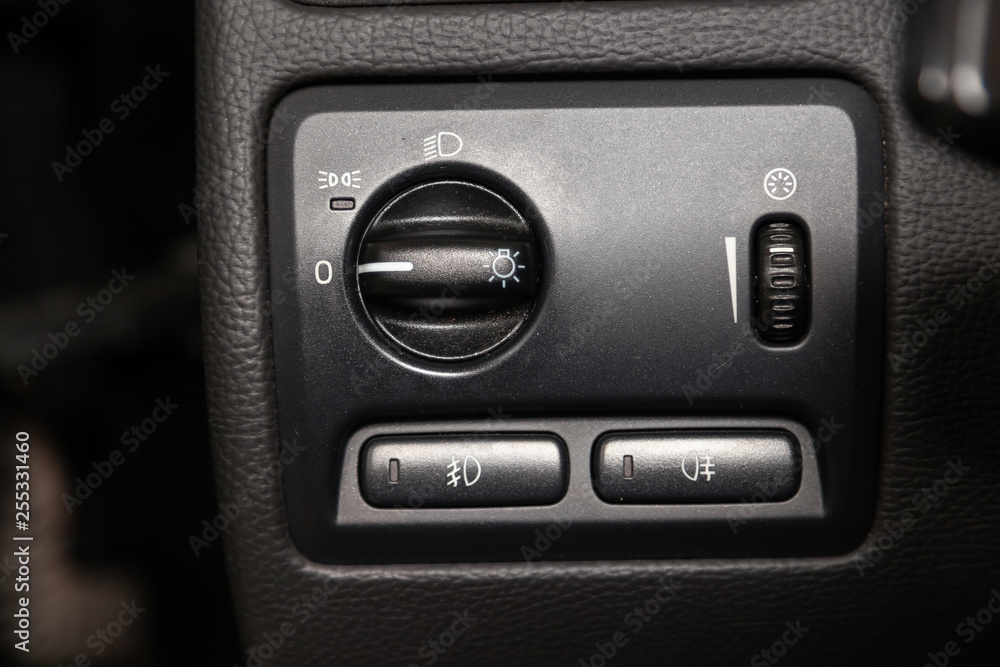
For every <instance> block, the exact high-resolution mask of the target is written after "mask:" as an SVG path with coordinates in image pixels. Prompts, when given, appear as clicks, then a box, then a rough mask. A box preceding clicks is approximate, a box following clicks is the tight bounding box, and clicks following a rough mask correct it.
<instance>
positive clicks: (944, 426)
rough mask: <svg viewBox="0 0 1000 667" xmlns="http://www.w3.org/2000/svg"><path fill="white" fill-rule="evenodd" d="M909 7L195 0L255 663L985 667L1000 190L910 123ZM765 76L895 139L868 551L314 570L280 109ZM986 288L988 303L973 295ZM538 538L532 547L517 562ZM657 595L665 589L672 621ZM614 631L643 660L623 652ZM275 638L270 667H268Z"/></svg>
mask: <svg viewBox="0 0 1000 667" xmlns="http://www.w3.org/2000/svg"><path fill="white" fill-rule="evenodd" d="M902 6H903V5H902V3H900V4H897V3H894V2H889V1H888V0H882V1H881V2H867V1H865V0H832V1H831V0H820V1H815V2H810V1H806V0H794V1H792V0H790V1H787V2H779V1H775V2H762V3H757V2H749V3H748V2H724V1H721V0H720V1H706V2H688V3H679V2H678V3H674V2H641V3H638V2H637V3H632V2H613V3H599V2H595V3H563V4H534V3H532V4H513V5H450V6H426V7H399V6H395V7H382V8H356V9H322V8H309V7H303V6H300V5H295V4H292V3H290V2H283V1H278V0H200V2H199V4H198V25H197V32H198V35H197V38H198V108H197V112H198V173H199V189H198V192H197V195H198V196H197V198H196V199H197V201H196V204H197V205H198V208H199V225H200V242H201V271H202V304H203V305H202V315H203V328H204V337H205V352H206V363H207V372H208V391H209V397H210V406H209V407H210V415H211V423H212V434H213V440H214V456H215V465H216V470H217V481H218V486H219V493H220V497H221V500H222V502H224V503H235V502H237V498H241V499H243V500H244V501H246V500H247V499H248V500H249V502H248V503H245V504H246V505H247V507H246V509H244V510H243V511H242V513H241V515H240V517H239V518H238V519H237V520H235V521H233V523H232V526H231V527H230V528H229V530H228V531H227V532H226V536H225V537H226V549H227V553H228V562H229V566H230V572H231V577H232V582H233V588H234V595H235V598H236V608H237V612H238V615H239V619H240V623H241V626H242V632H243V639H244V642H245V644H246V646H247V648H248V650H249V649H254V650H255V651H256V653H255V655H260V656H266V658H267V659H266V660H264V661H263V664H266V665H295V666H305V665H333V664H344V665H410V664H417V665H430V664H436V665H441V664H476V665H529V664H538V665H551V664H566V665H579V664H581V662H580V661H581V660H582V661H583V663H582V664H594V665H598V664H604V663H605V662H606V663H607V664H621V665H639V664H658V665H659V664H670V665H709V664H723V665H728V664H747V663H750V664H773V663H771V662H769V661H768V660H767V659H766V657H765V656H763V654H761V653H760V651H762V650H764V649H767V650H768V651H771V650H772V645H773V644H774V643H775V642H781V641H783V639H782V636H783V635H784V638H785V639H787V640H791V639H794V640H795V643H794V644H792V643H791V641H788V643H787V644H785V646H784V647H783V649H782V648H779V649H775V650H774V652H773V653H770V654H769V655H770V656H771V658H773V659H779V658H780V661H781V663H782V664H812V665H820V664H823V665H848V664H850V665H856V664H871V665H895V664H915V665H919V664H923V663H924V662H927V661H928V660H929V658H928V656H927V653H928V652H932V653H936V652H941V651H943V650H944V647H945V645H946V642H948V641H955V642H956V647H957V648H958V649H959V650H960V651H961V655H960V657H955V658H951V660H953V661H954V662H955V664H959V663H960V664H963V665H968V664H994V661H995V658H996V656H997V648H996V647H997V645H998V641H1000V620H994V621H993V624H992V625H980V626H979V627H981V628H982V629H981V631H974V632H973V633H972V634H973V636H972V639H971V641H969V642H968V643H966V639H968V634H967V633H965V634H959V632H960V627H957V626H958V624H959V623H962V622H963V620H964V619H965V618H966V617H967V616H970V615H971V616H975V614H976V613H977V612H978V611H979V610H980V609H982V608H984V607H985V606H986V604H987V602H988V600H989V598H990V596H991V590H992V589H994V588H998V589H1000V530H998V529H1000V503H998V496H1000V487H998V482H1000V461H998V451H1000V448H998V446H997V445H998V428H997V427H998V425H1000V424H998V423H1000V404H998V403H1000V391H998V389H1000V387H998V384H1000V347H998V345H997V331H998V326H997V325H998V322H997V320H998V317H1000V308H998V305H1000V291H998V290H1000V287H998V286H1000V280H997V279H996V277H995V276H996V273H995V272H994V271H992V270H989V269H988V267H989V263H990V262H992V263H993V264H994V265H995V264H996V263H998V262H1000V255H998V249H1000V171H998V170H997V169H996V168H995V167H990V166H988V165H986V164H984V163H981V162H978V161H977V160H976V159H975V158H972V157H969V156H968V155H967V154H966V153H964V152H963V151H962V150H961V146H962V141H963V139H962V137H954V136H953V134H954V133H953V132H950V131H949V129H948V128H940V131H939V132H937V133H935V132H927V131H925V130H923V129H922V128H920V127H918V126H917V125H916V124H915V122H914V121H913V120H912V118H911V117H910V115H909V113H908V112H907V111H906V109H905V108H904V106H903V100H902V91H901V85H900V83H899V82H900V79H901V71H902V67H901V62H900V60H901V55H902V53H903V49H902V44H901V33H902V29H903V26H904V24H905V22H906V20H907V16H908V15H907V14H906V13H905V12H904V11H903V10H902V9H901V8H902ZM907 7H908V8H909V9H911V10H913V9H915V10H916V11H921V7H922V5H920V3H916V2H911V3H909V4H908V5H907ZM751 70H752V71H753V72H754V74H755V75H769V74H773V75H794V74H795V73H808V74H810V75H829V76H835V77H844V78H848V79H851V80H853V81H855V82H857V83H859V84H861V85H862V86H864V87H865V88H866V89H867V90H868V91H869V92H870V93H871V95H872V96H873V97H874V98H875V100H876V102H877V104H878V106H879V110H880V114H881V117H882V121H883V131H884V137H885V148H886V167H887V175H888V186H889V187H888V189H887V193H888V194H887V197H888V207H887V218H886V229H887V239H886V243H887V272H888V275H887V283H888V294H887V318H888V321H887V339H886V352H887V357H886V363H885V372H886V383H885V408H884V411H885V421H884V438H883V442H882V453H881V467H880V471H879V475H880V487H879V498H878V509H877V515H876V517H875V521H874V524H873V526H872V532H871V536H870V538H869V542H868V543H866V544H865V545H862V547H861V548H859V549H858V550H857V551H856V552H854V553H851V554H847V555H845V556H843V557H836V558H823V559H811V560H751V561H696V560H688V561H662V562H638V561H637V562H606V563H547V564H538V563H535V564H516V563H515V564H509V563H508V564H502V565H489V564H481V565H452V566H414V565H410V566H379V567H357V566H352V567H329V566H319V565H314V564H311V563H309V562H307V561H306V560H305V559H303V558H302V557H301V556H300V555H299V554H298V553H297V551H296V550H295V548H294V547H293V546H292V544H291V542H290V541H289V538H288V534H287V530H286V525H285V519H284V516H285V514H284V507H283V503H282V494H281V488H280V483H279V476H278V475H277V474H275V470H276V469H277V466H278V459H277V453H278V442H277V440H278V438H277V431H276V412H275V402H274V385H273V376H272V361H271V341H270V336H269V331H270V328H269V327H270V325H269V320H268V312H269V305H268V304H269V301H268V275H267V261H266V234H267V211H266V210H265V205H264V202H265V197H264V191H265V173H264V142H265V140H266V131H265V129H264V128H266V127H267V123H268V121H269V114H270V110H271V109H272V108H273V105H274V104H275V102H276V100H277V99H279V97H280V96H282V95H283V94H285V93H287V92H288V91H289V90H291V89H293V88H295V87H297V86H301V85H305V84H309V83H315V82H336V81H341V80H350V81H357V80H360V79H365V80H378V79H380V78H384V77H401V76H404V75H405V76H406V77H407V78H408V80H414V79H417V78H419V77H432V76H433V77H439V76H455V77H463V78H468V79H472V80H474V79H475V78H476V77H477V76H480V75H492V76H493V77H497V78H500V77H503V76H522V77H525V76H527V77H530V76H532V75H545V76H560V75H575V74H579V73H598V74H602V75H607V76H616V75H619V74H626V73H628V74H634V73H640V74H645V75H649V76H702V75H720V74H739V73H740V72H749V71H751ZM816 94H817V96H819V97H820V98H821V97H822V95H823V94H824V92H823V90H822V88H820V89H818V90H817V91H816ZM880 207H881V202H872V203H871V209H872V210H873V211H874V212H875V213H878V209H880ZM861 238H862V242H864V235H862V237H861ZM977 273H978V274H979V281H980V282H973V283H972V284H968V281H970V279H973V278H976V276H977ZM961 290H966V291H965V294H964V295H963V293H962V291H961ZM973 290H975V291H973ZM936 315H937V320H935V316H936ZM486 407H488V406H484V411H485V409H486ZM330 409H332V410H335V409H336V406H330ZM949 463H951V466H949ZM966 468H967V469H966ZM956 471H960V472H956ZM928 490H929V491H928ZM570 529H571V528H570ZM535 539H536V537H535V535H525V543H526V544H530V543H532V542H534V540H535ZM660 582H668V583H669V582H672V584H671V586H672V588H671V591H670V592H667V591H662V590H661V591H660V594H659V598H660V601H659V602H657V601H656V597H655V595H656V593H657V591H658V589H659V588H660V587H661V586H662V585H663V584H661V583H660ZM664 601H665V602H664ZM644 605H645V609H644V610H643V609H642V607H643V606H644ZM994 606H996V603H994ZM635 607H639V608H640V612H641V613H639V614H636V613H635V610H634V608H635ZM456 615H457V616H456ZM463 616H464V618H463V620H458V618H459V617H463ZM982 618H984V617H983V616H982V615H981V616H980V621H979V623H981V622H982ZM786 623H789V624H791V626H795V625H796V623H798V624H799V626H798V627H799V631H798V633H792V632H791V631H789V630H788V628H789V627H790V626H788V625H786ZM961 627H965V628H967V629H970V626H961ZM805 628H808V630H805ZM451 632H454V633H455V634H454V635H452V634H450V633H451ZM276 633H277V634H276ZM615 633H621V634H620V635H617V637H618V639H619V644H621V639H624V640H626V642H627V643H624V644H623V645H621V646H617V647H614V644H609V642H613V641H614V639H613V638H614V637H616V634H615ZM282 635H283V636H282ZM799 635H801V637H800V636H799ZM279 636H282V638H281V641H280V644H281V646H280V648H278V649H276V650H271V649H269V648H265V649H264V650H263V653H261V651H259V650H257V648H259V647H260V646H261V645H262V644H264V645H265V646H266V642H267V637H270V638H271V643H272V644H276V643H279V642H278V639H276V638H277V637H279ZM431 642H433V644H432V643H431ZM602 647H603V649H604V651H605V653H610V652H611V650H612V647H613V650H614V657H612V658H603V656H601V654H600V653H599V651H600V649H601V648H602ZM779 653H780V656H779ZM432 657H433V660H432ZM602 661H603V662H602Z"/></svg>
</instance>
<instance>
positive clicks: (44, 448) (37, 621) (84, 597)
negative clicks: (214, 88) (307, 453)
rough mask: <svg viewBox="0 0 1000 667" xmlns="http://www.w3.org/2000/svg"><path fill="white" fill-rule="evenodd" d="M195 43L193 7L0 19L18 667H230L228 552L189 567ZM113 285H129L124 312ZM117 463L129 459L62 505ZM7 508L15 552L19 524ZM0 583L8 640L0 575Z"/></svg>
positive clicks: (198, 502) (41, 10) (193, 449)
mask: <svg viewBox="0 0 1000 667" xmlns="http://www.w3.org/2000/svg"><path fill="white" fill-rule="evenodd" d="M193 25H194V7H193V3H183V2H181V3H178V2H167V1H165V0H150V1H146V2H130V1H127V0H68V1H66V2H65V4H60V2H59V0H41V1H39V0H34V1H30V2H29V1H12V0H5V1H4V2H3V3H2V5H0V27H2V29H3V34H4V40H3V44H2V45H0V54H2V55H0V99H2V102H0V114H2V116H0V142H2V143H0V156H2V163H0V164H2V167H0V168H2V177H0V201H2V213H0V272H2V279H0V426H2V434H3V436H2V437H3V440H4V442H5V443H11V444H10V445H7V444H4V446H3V447H2V448H0V458H2V462H0V473H2V476H3V479H2V480H0V488H3V489H7V488H8V486H9V485H10V484H11V482H12V478H13V472H12V471H11V467H12V465H13V463H14V461H13V455H14V453H15V452H14V451H13V439H14V434H15V433H17V432H18V431H27V432H29V433H30V434H31V443H32V449H31V464H32V469H31V475H32V521H31V529H30V532H31V533H32V534H34V536H35V542H34V546H33V549H34V551H33V554H34V556H33V562H32V575H31V576H32V581H31V586H32V588H31V593H32V611H33V625H32V640H31V649H32V651H31V653H30V654H21V653H20V652H16V651H12V653H13V654H16V655H14V656H13V657H14V659H15V660H17V661H18V662H20V663H22V664H47V665H52V664H59V665H62V664H71V663H72V662H73V661H74V660H75V659H77V656H79V655H81V654H84V655H86V657H87V659H88V660H90V661H91V663H92V664H95V665H96V664H111V665H117V664H121V665H137V666H141V665H178V664H185V665H231V664H235V663H238V662H240V656H239V650H238V644H237V639H236V630H235V623H234V618H233V611H232V607H231V601H230V597H229V591H228V588H227V580H226V575H225V571H224V567H223V549H222V544H221V540H215V541H212V542H209V543H208V546H205V547H201V548H199V549H197V550H198V552H199V553H198V555H196V554H195V551H196V548H194V547H193V546H192V541H191V539H190V538H191V536H196V537H197V538H200V539H203V538H204V535H203V533H204V531H205V527H204V524H203V523H202V521H204V520H208V521H211V520H212V519H213V518H214V517H216V516H217V515H218V514H219V511H220V510H219V507H218V505H217V503H216V500H215V493H214V485H213V478H212V469H211V454H210V449H209V443H208V426H207V424H208V421H207V414H206V408H205V393H204V392H205V389H204V378H203V371H202V364H201V348H200V345H201V343H200V330H199V318H198V292H197V290H198V284H197V254H196V244H195V227H196V219H195V215H194V35H193ZM147 68H148V69H147ZM151 72H153V73H155V76H154V74H151ZM137 86H138V87H139V88H138V89H137V88H136V87H137ZM123 95H127V96H128V97H127V98H124V99H123V98H122V96H123ZM140 98H142V99H140ZM126 112H127V116H126V115H125V114H126ZM102 122H103V123H104V125H103V127H104V128H108V127H113V131H112V132H110V133H105V132H104V131H103V130H102V129H101V128H102ZM98 139H99V143H97V140H98ZM81 144H82V145H81ZM88 145H89V150H88ZM67 146H69V147H70V148H72V149H73V152H75V153H76V155H77V156H78V158H77V157H74V156H73V155H72V154H68V151H67ZM84 153H87V154H86V155H84ZM55 162H58V163H60V165H61V166H59V165H56V166H54V165H53V163H55ZM64 167H66V168H68V169H70V171H67V170H66V169H65V168H64ZM114 271H117V272H119V273H121V274H124V275H126V276H134V278H133V279H128V278H127V277H126V280H127V281H128V285H127V286H126V287H125V288H124V289H121V291H120V293H117V294H115V293H113V291H111V290H108V287H109V281H111V280H112V278H113V277H114V274H113V272H114ZM112 287H113V288H115V289H120V283H119V282H115V283H113V284H112ZM102 290H107V291H103V292H102ZM109 296H110V297H111V300H110V301H108V297H109ZM88 298H91V299H94V300H95V301H96V303H97V306H99V307H100V310H98V309H97V307H95V306H93V305H92V304H87V299H88ZM105 302H106V303H105ZM81 304H83V305H81ZM73 323H75V326H76V327H78V332H77V335H75V336H68V335H67V333H66V332H67V325H70V329H73V330H75V329H74V328H73ZM50 334H51V336H50ZM46 345H48V346H49V347H48V348H46V347H45V346H46ZM53 353H55V354H53ZM48 357H50V358H48ZM33 364H34V365H33ZM158 399H159V400H160V401H163V402H164V403H171V404H173V405H176V406H178V407H177V408H176V409H172V410H171V412H172V414H170V415H169V416H167V417H166V418H165V419H164V420H163V421H162V423H161V422H156V421H149V419H150V418H151V417H152V416H153V415H154V409H155V408H156V407H157V400H158ZM156 415H157V416H159V417H162V416H164V412H163V411H162V410H160V411H158V412H156ZM144 420H146V421H145V425H146V427H147V428H148V427H150V426H151V425H155V427H156V429H155V432H153V433H151V434H149V435H147V436H145V437H146V440H145V441H144V442H141V443H140V445H139V446H137V447H135V450H134V451H129V450H130V449H131V448H132V444H131V442H132V441H131V440H128V441H126V442H128V443H129V444H123V441H122V438H123V437H128V436H125V434H126V433H127V432H128V431H130V429H132V427H133V426H137V427H141V426H142V425H143V422H144ZM144 435H145V434H144ZM116 449H117V450H119V452H120V456H121V459H123V462H122V463H121V464H120V465H115V466H113V468H112V469H111V470H112V472H111V474H110V475H108V476H107V477H104V476H101V477H100V480H99V481H100V483H99V486H97V487H96V488H89V491H90V493H89V494H87V493H86V491H87V490H88V489H87V488H84V489H83V491H82V493H81V492H78V491H76V490H75V489H76V488H77V487H78V486H79V484H80V482H78V481H77V480H78V478H79V479H80V480H83V481H84V484H86V480H87V478H88V475H91V474H92V473H95V470H96V468H95V463H96V464H97V466H98V467H102V463H104V465H103V469H104V470H105V471H107V470H109V468H108V467H107V465H106V462H108V461H109V457H111V456H112V452H113V451H114V450H116ZM91 480H93V481H98V478H97V477H91ZM64 494H68V495H64ZM5 495H6V493H5ZM74 495H75V497H76V498H77V500H80V497H81V496H84V495H86V496H87V497H86V498H85V499H83V500H80V502H79V503H77V502H74V501H73V500H71V498H73V497H74ZM8 504H9V503H4V505H5V506H6V505H8ZM70 510H72V511H70ZM0 511H2V514H0V520H2V522H3V524H2V525H0V536H4V537H5V539H4V540H3V543H5V544H6V545H9V544H10V543H11V542H10V538H9V537H8V536H9V534H10V532H12V531H13V521H14V517H13V512H12V508H7V507H4V508H3V509H2V510H0ZM3 552H4V553H3V555H0V564H2V563H3V561H2V558H3V556H5V555H6V554H7V553H9V550H8V549H7V547H6V546H5V547H4V548H3ZM0 580H3V583H0V600H2V601H3V607H4V618H6V619H7V620H6V621H4V622H3V624H2V625H3V627H4V628H5V630H4V636H6V637H10V636H11V635H10V629H9V628H7V625H8V624H9V623H10V614H8V613H7V611H8V610H10V609H11V605H12V604H13V602H12V598H13V596H14V593H13V588H12V581H11V577H10V573H9V564H8V566H7V567H5V568H4V572H0ZM133 599H135V600H136V604H137V605H138V606H139V607H141V608H142V609H143V611H141V612H139V613H138V616H137V618H136V620H135V622H134V623H132V624H131V625H129V626H128V627H125V628H124V629H123V631H122V632H121V635H120V637H119V638H117V639H114V641H113V642H107V643H105V642H104V640H102V639H100V636H99V635H95V634H94V633H96V632H97V631H98V630H106V631H107V630H108V629H109V624H113V623H114V621H115V619H117V618H118V617H119V615H120V613H121V612H122V609H123V607H122V604H123V603H124V604H126V606H127V605H128V604H129V603H131V601H132V600H133ZM116 630H117V628H115V627H113V626H112V627H111V628H110V631H111V632H114V631H116ZM95 637H96V638H95ZM10 645H11V642H10V641H4V642H3V648H2V649H0V650H3V651H11V646H10ZM99 649H100V650H99ZM98 653H100V655H98ZM0 660H2V655H0ZM3 661H4V662H6V660H3Z"/></svg>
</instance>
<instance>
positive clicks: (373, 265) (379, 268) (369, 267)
mask: <svg viewBox="0 0 1000 667" xmlns="http://www.w3.org/2000/svg"><path fill="white" fill-rule="evenodd" d="M412 270H413V262H368V263H367V264H358V274H359V275H360V274H362V273H387V272H391V271H412Z"/></svg>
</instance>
